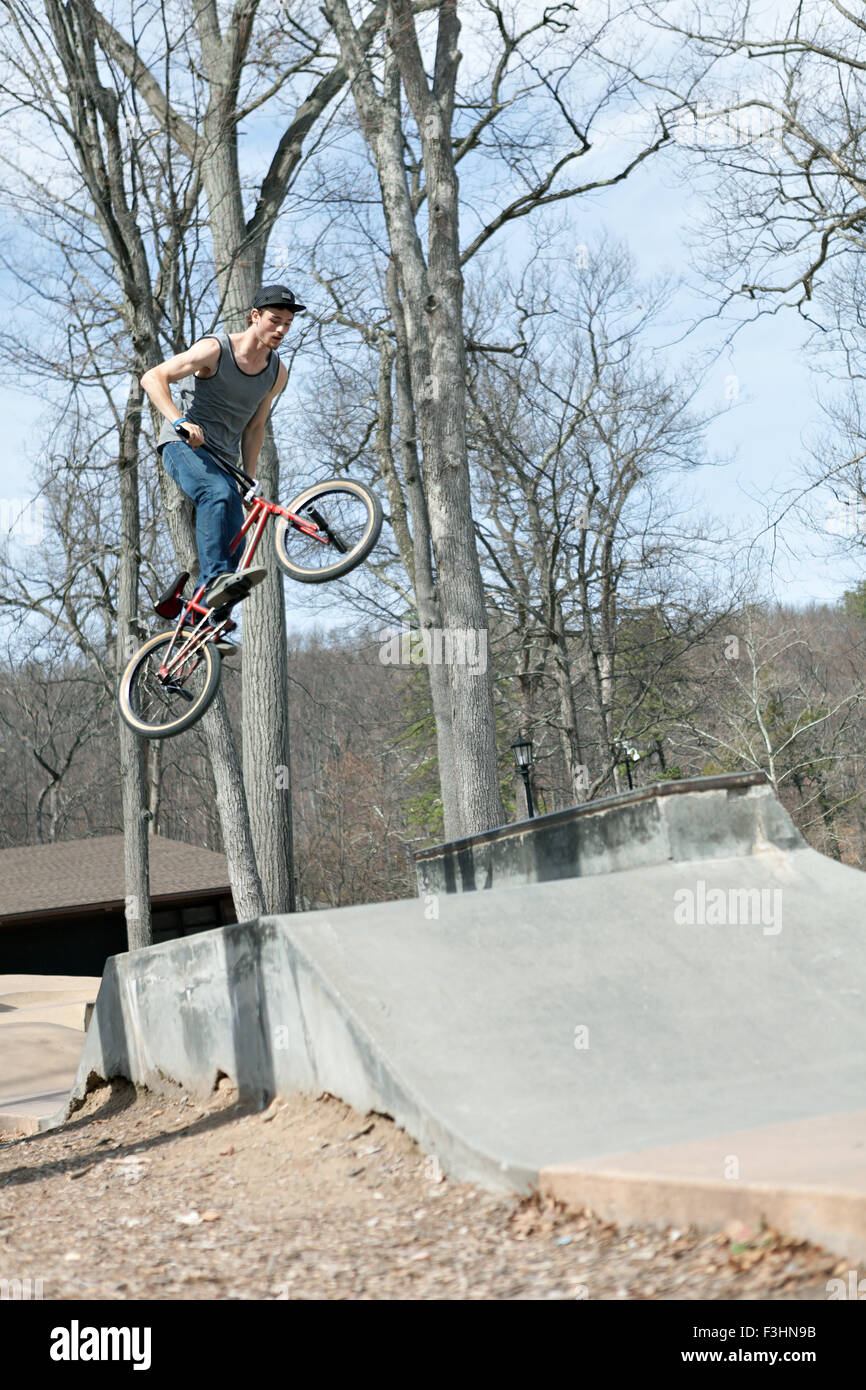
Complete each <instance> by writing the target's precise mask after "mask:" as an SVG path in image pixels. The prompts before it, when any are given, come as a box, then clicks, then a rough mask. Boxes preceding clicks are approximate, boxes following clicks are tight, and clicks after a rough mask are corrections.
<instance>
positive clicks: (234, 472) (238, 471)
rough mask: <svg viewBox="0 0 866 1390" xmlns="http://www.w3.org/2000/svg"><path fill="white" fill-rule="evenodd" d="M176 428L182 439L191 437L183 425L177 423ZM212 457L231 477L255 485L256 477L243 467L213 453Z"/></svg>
mask: <svg viewBox="0 0 866 1390" xmlns="http://www.w3.org/2000/svg"><path fill="white" fill-rule="evenodd" d="M175 428H176V430H177V433H178V434H179V435H180V437H181V439H189V433H188V431H187V430H185V429H184V427H183V425H177V426H175ZM205 448H207V444H205ZM210 457H211V458H212V459H213V461H214V463H215V464H216V466H217V468H221V469H222V470H223V472H224V473H228V474H229V476H230V477H232V478H234V480H235V482H236V483H246V486H247V487H248V488H250V487H255V484H256V480H255V478H251V477H250V475H249V473H245V472H244V470H243V469H242V468H236V467H235V466H234V464H231V463H226V462H225V459H218V458H215V457H214V455H213V454H211V455H210Z"/></svg>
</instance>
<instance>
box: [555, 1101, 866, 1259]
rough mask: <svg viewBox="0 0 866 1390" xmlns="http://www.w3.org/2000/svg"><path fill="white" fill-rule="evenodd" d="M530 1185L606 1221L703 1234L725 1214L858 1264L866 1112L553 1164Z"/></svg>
mask: <svg viewBox="0 0 866 1390" xmlns="http://www.w3.org/2000/svg"><path fill="white" fill-rule="evenodd" d="M725 1170H727V1173H728V1174H729V1175H730V1176H725V1175H724V1174H725ZM538 1184H539V1191H540V1192H541V1193H542V1194H543V1195H544V1196H546V1197H552V1198H554V1199H555V1200H556V1201H558V1202H562V1203H564V1204H565V1205H566V1206H567V1207H571V1208H576V1209H580V1208H582V1207H589V1208H591V1209H592V1210H593V1211H594V1212H596V1213H597V1214H598V1215H599V1216H600V1217H601V1218H602V1219H603V1220H605V1221H616V1222H618V1223H621V1224H627V1223H629V1222H632V1221H641V1222H643V1221H649V1222H652V1223H655V1224H659V1225H665V1226H667V1225H674V1226H696V1227H697V1228H698V1229H699V1230H710V1231H712V1230H718V1229H720V1228H721V1227H723V1226H724V1225H726V1224H727V1223H728V1222H729V1221H731V1220H737V1221H740V1222H742V1223H743V1224H744V1225H745V1226H751V1227H753V1228H755V1229H759V1228H760V1226H761V1225H763V1224H765V1225H767V1226H770V1227H772V1228H773V1229H774V1230H777V1231H779V1232H781V1233H782V1234H784V1235H789V1236H794V1237H796V1238H797V1239H799V1240H808V1241H811V1242H812V1243H813V1244H816V1245H823V1246H826V1247H827V1248H828V1249H830V1250H833V1251H838V1252H839V1254H841V1255H847V1256H848V1258H849V1259H851V1260H852V1261H854V1262H855V1263H856V1262H858V1261H866V1110H858V1111H851V1112H847V1113H845V1114H841V1115H829V1116H819V1117H815V1118H813V1119H809V1120H804V1121H797V1122H794V1123H790V1124H783V1125H764V1126H760V1127H758V1128H756V1129H753V1130H745V1131H739V1132H734V1133H729V1134H723V1135H717V1136H715V1137H713V1138H711V1139H705V1140H700V1141H697V1142H694V1143H690V1144H680V1145H673V1146H669V1147H666V1148H661V1149H650V1150H644V1151H642V1152H633V1153H626V1154H612V1155H609V1156H607V1157H601V1158H598V1159H594V1160H590V1161H588V1162H584V1163H579V1164H555V1165H551V1166H550V1167H548V1168H543V1169H542V1170H541V1171H540V1172H539V1175H538Z"/></svg>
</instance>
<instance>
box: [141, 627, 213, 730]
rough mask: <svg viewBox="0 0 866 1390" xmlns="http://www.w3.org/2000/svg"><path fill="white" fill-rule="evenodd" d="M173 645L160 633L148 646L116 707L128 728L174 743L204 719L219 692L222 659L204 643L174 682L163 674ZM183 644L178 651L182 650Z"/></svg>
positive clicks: (184, 664) (143, 649) (174, 677)
mask: <svg viewBox="0 0 866 1390" xmlns="http://www.w3.org/2000/svg"><path fill="white" fill-rule="evenodd" d="M171 640H172V634H171V633H170V632H160V633H158V634H157V635H156V637H151V638H150V639H149V641H147V642H145V644H144V646H143V647H141V648H140V649H139V650H138V651H137V652H136V654H135V656H134V657H133V658H132V660H131V661H130V663H129V665H128V666H127V668H126V670H125V671H124V673H123V676H122V677H121V681H120V690H119V691H118V696H117V702H118V704H119V706H120V713H121V716H122V718H123V720H124V722H125V723H127V724H128V725H129V727H130V729H133V730H134V731H135V733H137V734H141V735H142V737H143V738H173V737H174V735H175V734H182V733H183V731H184V729H188V728H190V726H191V725H192V724H194V723H195V722H196V720H197V719H201V717H202V715H203V714H204V712H205V710H206V709H207V707H208V705H209V704H210V703H211V701H212V700H213V697H214V696H215V695H216V693H217V687H218V686H219V683H220V668H221V666H222V658H221V656H220V654H219V652H218V651H217V649H216V647H215V646H214V645H213V643H212V642H203V643H200V644H199V645H198V647H197V648H196V650H195V651H193V652H192V653H191V655H190V656H188V657H186V658H185V660H184V661H183V662H182V663H181V664H180V665H179V667H178V669H177V671H176V672H175V673H174V674H173V677H172V679H171V680H169V681H166V680H164V679H160V676H159V669H160V667H161V666H162V665H163V663H164V661H165V658H166V652H167V651H168V647H169V644H170V643H171ZM182 643H183V639H179V640H178V642H177V644H176V646H175V651H176V652H179V651H180V650H181V647H182Z"/></svg>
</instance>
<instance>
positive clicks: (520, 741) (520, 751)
mask: <svg viewBox="0 0 866 1390" xmlns="http://www.w3.org/2000/svg"><path fill="white" fill-rule="evenodd" d="M511 751H512V753H513V754H514V762H515V766H516V767H517V770H518V772H519V773H520V775H521V776H522V778H523V785H524V787H525V789H526V809H527V811H528V812H529V819H530V820H532V818H533V816H534V815H535V811H534V809H533V806H532V790H531V788H530V786H529V769H530V768H531V767H532V739H531V738H527V737H526V735H525V734H518V735H517V738H516V739H515V740H514V742H513V743H512V745H511Z"/></svg>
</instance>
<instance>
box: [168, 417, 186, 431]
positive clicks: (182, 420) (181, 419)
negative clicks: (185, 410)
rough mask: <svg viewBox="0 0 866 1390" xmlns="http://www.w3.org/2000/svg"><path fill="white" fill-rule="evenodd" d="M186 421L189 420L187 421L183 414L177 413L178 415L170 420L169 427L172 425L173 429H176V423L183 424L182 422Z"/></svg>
mask: <svg viewBox="0 0 866 1390" xmlns="http://www.w3.org/2000/svg"><path fill="white" fill-rule="evenodd" d="M188 423H189V422H188V420H187V418H186V416H185V415H178V417H177V419H176V420H172V422H171V427H172V429H173V430H176V429H177V427H178V425H184V424H188Z"/></svg>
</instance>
